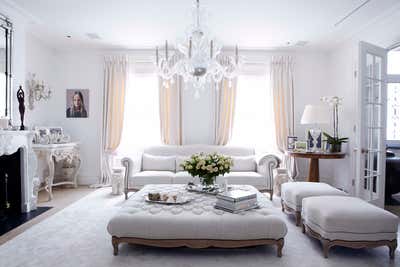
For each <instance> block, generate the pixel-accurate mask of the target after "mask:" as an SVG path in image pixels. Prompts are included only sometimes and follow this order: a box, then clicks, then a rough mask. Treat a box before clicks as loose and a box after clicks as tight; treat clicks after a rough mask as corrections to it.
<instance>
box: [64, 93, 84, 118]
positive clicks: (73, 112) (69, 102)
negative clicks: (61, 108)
mask: <svg viewBox="0 0 400 267" xmlns="http://www.w3.org/2000/svg"><path fill="white" fill-rule="evenodd" d="M89 93H90V91H89V89H66V92H65V96H66V102H65V104H66V106H65V113H66V114H65V115H66V117H67V118H89V100H90V99H89V96H90V94H89Z"/></svg>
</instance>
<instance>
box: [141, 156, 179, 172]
mask: <svg viewBox="0 0 400 267" xmlns="http://www.w3.org/2000/svg"><path fill="white" fill-rule="evenodd" d="M142 171H172V172H174V171H175V156H154V155H150V154H143V156H142Z"/></svg>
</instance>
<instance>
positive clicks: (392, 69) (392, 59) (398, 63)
mask: <svg viewBox="0 0 400 267" xmlns="http://www.w3.org/2000/svg"><path fill="white" fill-rule="evenodd" d="M387 72H388V74H400V48H395V49H393V50H391V51H389V52H388V66H387Z"/></svg>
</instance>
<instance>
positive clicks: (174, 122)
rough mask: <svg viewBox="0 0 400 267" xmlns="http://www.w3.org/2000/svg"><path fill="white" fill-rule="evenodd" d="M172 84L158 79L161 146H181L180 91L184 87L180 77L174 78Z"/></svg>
mask: <svg viewBox="0 0 400 267" xmlns="http://www.w3.org/2000/svg"><path fill="white" fill-rule="evenodd" d="M173 81H174V82H165V83H164V82H163V81H162V79H159V82H158V83H159V113H160V116H159V117H160V134H161V140H162V143H163V144H167V145H182V142H183V120H182V90H183V88H184V86H185V83H184V82H183V78H182V77H178V76H175V77H174V79H173Z"/></svg>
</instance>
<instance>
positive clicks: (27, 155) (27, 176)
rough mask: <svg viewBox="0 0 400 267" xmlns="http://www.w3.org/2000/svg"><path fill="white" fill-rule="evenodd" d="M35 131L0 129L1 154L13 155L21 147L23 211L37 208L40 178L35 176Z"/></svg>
mask: <svg viewBox="0 0 400 267" xmlns="http://www.w3.org/2000/svg"><path fill="white" fill-rule="evenodd" d="M33 136H34V132H33V131H4V130H0V156H3V155H11V154H14V153H15V152H17V151H18V149H21V198H22V199H21V203H22V207H21V208H22V212H29V211H31V210H35V209H36V204H37V193H38V189H39V179H38V178H37V177H35V172H36V165H37V159H36V155H35V153H34V152H33V149H32V140H33Z"/></svg>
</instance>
